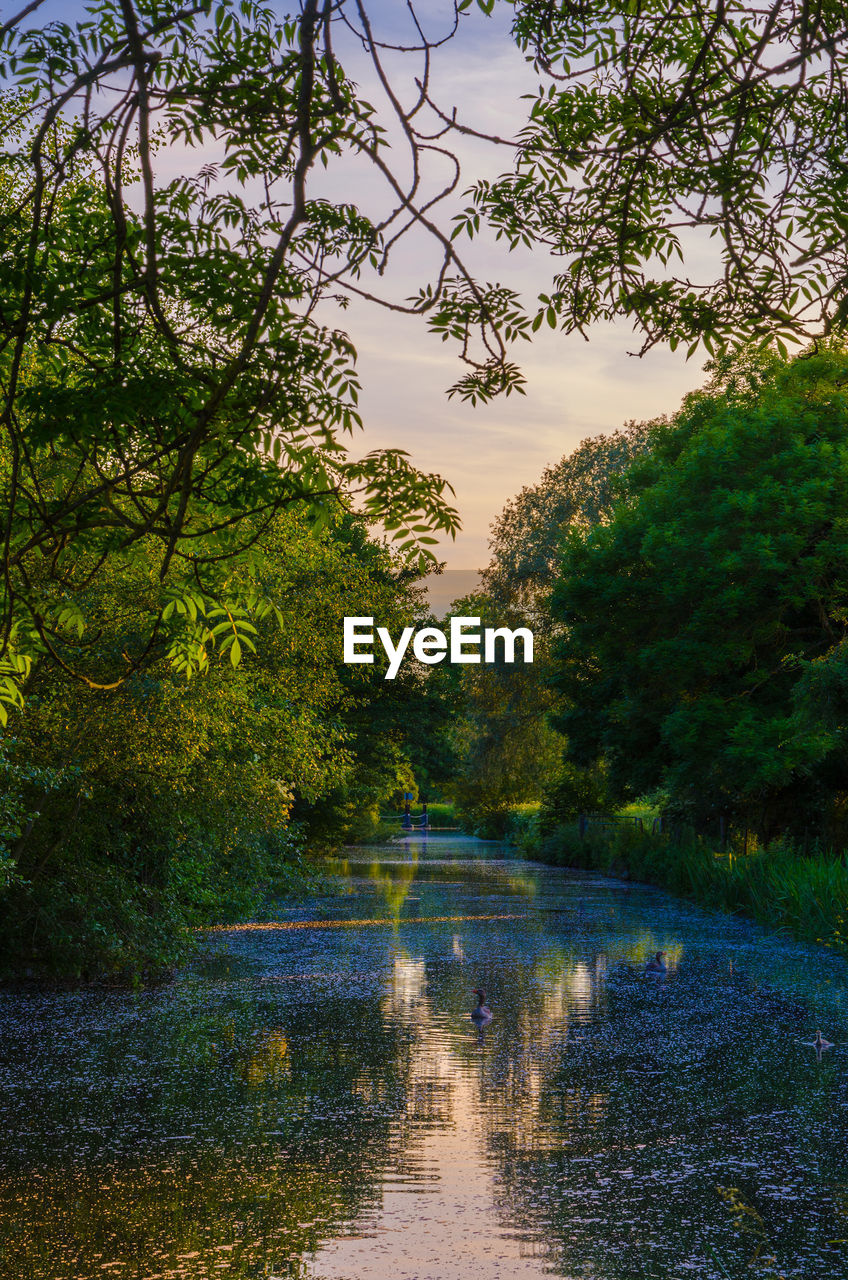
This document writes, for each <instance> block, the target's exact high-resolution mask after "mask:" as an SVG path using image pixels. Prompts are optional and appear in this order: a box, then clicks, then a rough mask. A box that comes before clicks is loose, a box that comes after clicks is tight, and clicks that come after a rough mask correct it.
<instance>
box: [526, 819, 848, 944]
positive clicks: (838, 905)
mask: <svg viewBox="0 0 848 1280" xmlns="http://www.w3.org/2000/svg"><path fill="white" fill-rule="evenodd" d="M514 832H515V834H514V836H513V839H514V840H515V841H516V843H518V844H520V846H521V848H522V850H523V851H524V853H525V855H526V856H527V857H530V858H535V859H537V860H538V861H540V862H544V863H547V864H548V865H550V866H557V867H576V868H583V869H586V870H590V869H591V870H597V871H602V872H605V873H606V874H608V875H614V876H619V877H623V878H625V879H633V880H639V881H644V882H645V883H647V884H653V885H657V886H659V887H660V888H662V889H667V890H668V891H669V892H670V893H673V894H676V895H677V896H678V897H680V898H689V899H691V900H692V901H694V902H697V903H698V904H699V905H700V906H703V907H708V908H711V909H712V910H717V911H726V912H730V913H732V914H734V915H741V916H745V917H747V918H748V919H750V920H755V921H756V922H757V923H758V924H761V925H763V926H765V927H766V928H768V929H774V930H785V931H787V932H788V933H790V934H792V936H793V937H795V938H798V939H799V940H800V941H802V942H817V943H821V944H823V945H824V946H828V947H834V948H837V949H839V950H841V951H848V868H846V866H845V864H844V863H843V862H842V860H841V859H839V858H834V857H832V856H828V855H818V856H815V857H807V856H804V855H802V854H799V853H798V852H796V851H795V850H793V849H791V848H787V847H785V846H783V845H779V844H776V845H771V846H769V847H768V848H766V849H759V850H756V851H754V852H752V853H748V854H740V853H734V852H728V853H719V852H716V851H715V850H713V849H710V848H709V847H708V846H707V845H706V844H704V843H703V841H700V840H698V839H697V838H695V837H693V836H692V837H689V838H688V839H686V838H683V839H680V840H677V841H675V840H672V838H671V837H670V836H668V835H664V834H659V833H652V832H649V831H640V830H638V829H635V828H634V827H633V826H632V825H625V824H621V825H619V826H617V827H616V828H615V829H613V830H604V829H593V828H592V827H590V828H589V829H588V830H587V831H586V832H585V834H584V835H582V836H581V834H580V832H579V829H578V826H577V824H576V823H574V824H572V825H567V826H560V827H557V828H556V829H555V830H554V831H553V832H552V833H550V834H549V835H546V836H541V835H540V834H539V833H538V829H537V828H536V829H534V824H533V823H527V822H521V821H519V822H518V823H516V824H514Z"/></svg>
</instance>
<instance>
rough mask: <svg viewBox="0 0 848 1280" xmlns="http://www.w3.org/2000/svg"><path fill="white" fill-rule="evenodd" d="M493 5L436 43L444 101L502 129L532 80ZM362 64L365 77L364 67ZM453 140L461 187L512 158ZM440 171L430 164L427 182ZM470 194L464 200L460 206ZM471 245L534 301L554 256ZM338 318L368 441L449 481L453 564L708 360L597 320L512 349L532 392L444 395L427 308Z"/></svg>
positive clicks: (486, 275) (359, 183)
mask: <svg viewBox="0 0 848 1280" xmlns="http://www.w3.org/2000/svg"><path fill="white" fill-rule="evenodd" d="M371 8H372V11H373V12H374V13H375V14H376V15H378V16H380V17H383V18H388V19H389V21H388V22H387V24H386V26H384V27H383V28H382V29H383V30H387V29H388V30H391V29H392V27H393V26H394V30H393V31H392V34H397V35H399V36H402V34H403V27H402V24H401V22H400V19H398V20H397V25H394V24H393V23H392V22H391V21H390V19H391V18H392V17H393V16H394V17H396V16H397V13H398V11H399V10H400V11H402V10H403V6H402V5H399V4H397V3H395V4H394V5H393V6H392V5H391V4H388V5H387V4H379V3H378V4H374V5H372V6H371ZM440 10H442V11H443V10H444V6H442V5H441V4H440V0H427V2H426V4H425V5H422V12H424V13H426V14H427V18H428V21H429V23H430V26H429V28H428V35H429V34H431V33H433V32H435V31H438V30H439V29H440V28H439V12H440ZM506 12H507V10H506V7H504V15H505V14H506ZM497 14H498V10H497V8H496V14H495V18H494V19H486V18H485V17H483V16H482V15H480V14H477V13H474V14H471V15H469V16H468V18H467V19H465V20H464V21H463V23H462V24H461V26H460V30H459V33H458V35H457V36H456V37H455V38H454V40H452V41H451V42H450V44H448V45H446V46H444V48H443V49H442V50H440V51H439V52H438V54H437V56H436V58H435V59H434V66H433V94H434V97H436V98H437V100H438V101H439V102H440V103H441V104H442V105H443V107H444V109H445V110H450V108H451V107H454V106H455V107H457V109H458V112H459V116H460V119H464V120H465V121H466V122H467V123H470V124H473V125H474V127H476V128H478V129H480V130H482V131H486V132H492V133H496V134H498V135H500V136H502V137H505V136H512V135H513V134H514V132H515V131H516V129H517V128H519V127H520V125H521V124H522V123H523V121H524V119H525V117H526V110H527V108H526V104H524V103H522V101H521V95H522V93H527V92H529V91H531V90H532V89H533V88H534V87H535V85H536V83H537V81H536V79H535V78H534V76H533V74H532V71H531V69H530V68H528V67H527V66H526V64H525V62H524V59H523V56H522V55H521V54H520V52H519V51H518V50H517V49H516V48H515V46H514V45H513V44H512V43H511V41H510V39H509V34H508V29H507V25H506V21H505V20H504V19H503V18H501V19H500V20H499V19H498V17H497ZM375 26H376V22H375ZM392 69H393V70H396V71H397V74H398V79H397V85H398V87H399V91H400V96H401V97H402V100H403V101H409V100H411V95H412V94H413V93H414V87H413V86H412V84H411V77H412V75H414V74H418V69H417V68H415V71H414V72H413V71H411V69H410V66H409V59H405V60H401V59H398V60H397V61H396V63H395V65H394V67H393V68H392ZM355 73H356V67H355V70H354V74H355ZM362 74H363V77H364V76H365V75H366V74H367V73H366V71H365V68H364V67H363V68H362ZM363 88H364V89H366V90H367V91H366V94H365V96H366V97H368V98H369V100H372V101H373V100H375V98H374V97H372V94H371V88H372V86H371V85H370V84H363ZM404 89H406V92H404ZM454 149H455V150H456V151H457V153H458V154H459V156H460V160H461V162H462V164H463V180H462V181H461V183H460V187H459V190H460V191H462V190H463V189H464V188H465V187H467V186H468V185H469V184H470V183H471V182H472V181H473V180H474V179H475V178H477V177H479V176H489V177H494V176H496V175H497V174H498V173H499V172H502V171H503V170H504V169H506V168H508V167H509V163H510V158H511V155H510V153H509V152H508V151H506V150H504V149H500V148H496V147H492V146H489V145H487V144H483V143H478V142H476V141H474V142H468V141H466V140H460V142H459V143H458V144H456V145H455V147H454ZM398 151H399V153H400V152H401V148H400V147H398ZM444 171H445V170H444V168H442V169H441V170H439V171H438V172H439V173H444ZM436 177H437V174H436V173H434V174H433V189H435V185H436ZM349 181H350V186H349V188H346V190H348V191H349V193H350V196H349V198H352V199H355V200H356V202H357V203H361V204H362V205H363V206H365V207H368V206H369V205H371V204H372V201H373V207H379V196H378V195H377V194H376V193H372V192H371V191H370V190H369V189H368V187H367V185H364V184H367V182H368V178H367V177H366V176H363V174H362V173H361V172H360V173H358V174H356V175H353V174H351V175H350V178H349ZM463 203H464V202H463V201H461V200H458V201H457V202H456V205H455V207H456V208H459V207H461V206H462V204H463ZM451 211H452V210H448V209H446V211H445V213H443V214H442V220H443V223H444V225H449V224H450V212H451ZM427 253H428V247H427V246H424V245H423V244H421V243H420V241H419V242H415V241H410V242H409V243H408V244H407V246H406V248H405V249H403V250H402V251H401V252H400V253H399V254H398V256H397V257H396V259H395V260H394V262H393V264H392V271H391V281H390V290H391V292H392V294H393V296H394V297H395V298H403V297H407V296H409V295H410V294H412V293H413V292H415V291H416V289H417V287H418V286H419V284H420V283H421V281H422V278H423V277H424V276H425V275H426V267H425V269H424V270H423V271H422V262H425V263H426V260H427ZM467 256H468V260H469V262H470V264H471V265H472V267H473V270H474V274H475V277H476V278H478V279H481V280H486V281H494V280H497V281H499V282H501V283H503V284H506V285H508V286H509V287H511V288H513V289H516V290H518V291H519V292H521V293H522V294H524V295H525V296H527V297H528V298H529V299H530V300H531V302H532V299H533V298H534V297H535V295H536V294H537V293H538V292H539V291H544V290H545V288H546V286H547V285H548V283H549V280H550V276H551V273H552V270H555V269H556V263H555V261H554V260H553V259H552V258H551V257H550V256H549V255H548V254H547V253H544V252H541V251H540V252H534V253H531V252H529V251H522V252H516V253H513V254H510V253H508V252H506V251H505V250H504V247H503V245H501V244H498V243H496V242H495V241H494V238H493V237H491V236H490V237H488V238H485V237H484V238H483V239H481V240H480V241H479V242H478V241H475V242H473V243H471V244H470V245H469V248H468V250H467ZM433 261H435V260H433ZM341 322H342V323H343V324H344V325H345V327H346V328H347V329H348V330H349V332H350V333H351V335H352V337H353V339H354V342H355V344H356V346H357V349H358V351H359V371H360V375H361V377H362V382H363V395H362V402H361V407H362V411H363V417H364V421H365V428H366V430H365V436H364V443H365V445H366V446H367V448H368V449H370V448H377V447H389V446H392V447H401V448H405V449H407V450H408V451H409V453H410V454H411V456H412V460H413V462H414V463H415V464H416V465H417V466H419V467H420V468H422V469H423V470H427V471H436V472H438V473H439V474H440V475H443V476H445V477H446V478H447V479H448V480H449V481H450V483H451V484H452V485H453V487H454V490H455V492H456V505H457V506H458V508H459V511H460V515H461V518H462V524H463V529H462V531H461V533H459V534H458V536H457V538H456V540H455V542H451V541H450V540H448V539H445V540H444V541H443V542H442V543H441V545H440V547H439V549H438V554H439V555H440V556H441V557H442V558H443V559H444V561H445V562H446V564H447V566H448V568H449V569H450V570H462V571H468V570H471V569H479V568H482V567H483V566H484V565H485V564H486V562H487V561H488V558H489V556H488V537H489V526H490V525H491V523H492V521H493V520H494V519H495V518H496V516H497V515H498V513H499V512H500V511H501V510H502V508H503V506H504V504H505V503H506V502H508V501H509V500H510V499H511V498H512V497H513V496H514V495H515V494H516V493H518V492H519V490H520V489H521V488H522V487H523V486H525V485H532V484H534V483H536V482H537V481H538V479H539V478H540V476H541V474H542V471H543V470H544V469H545V467H546V466H548V465H550V464H551V463H553V462H556V461H557V460H558V459H559V458H561V457H562V456H563V454H566V453H570V452H571V450H572V449H574V448H575V447H576V446H577V445H578V444H579V443H580V441H581V440H583V439H585V438H586V437H587V436H592V435H598V434H600V433H603V432H607V431H612V430H615V429H616V428H617V427H620V426H621V425H622V424H623V423H624V422H626V421H629V420H631V419H636V420H643V419H647V418H653V417H656V416H657V415H659V414H662V413H672V412H674V411H675V410H676V409H677V407H678V405H679V404H680V401H681V398H682V397H683V395H684V394H685V393H686V392H687V391H691V390H693V389H694V388H695V387H697V386H699V385H701V384H702V382H703V381H704V374H703V372H702V364H703V361H702V360H699V359H698V358H697V357H696V358H694V359H693V360H691V361H690V362H688V363H687V362H686V360H685V357H684V355H683V354H682V353H681V352H680V351H678V352H677V353H672V352H670V351H668V350H667V349H660V350H656V351H654V352H651V353H650V354H649V355H647V356H645V357H644V358H642V359H639V358H636V357H633V356H631V355H629V354H628V353H629V352H630V351H633V350H636V349H638V347H639V346H640V345H641V341H640V339H639V338H638V337H637V336H636V335H634V334H633V332H632V330H631V329H630V327H629V325H620V326H619V325H603V326H600V325H599V326H595V327H594V329H593V330H592V331H591V333H590V341H589V342H586V341H585V340H584V339H583V338H582V337H581V336H579V335H574V336H571V335H568V336H566V335H564V334H562V333H558V332H553V331H551V330H550V329H548V328H547V326H545V327H543V329H542V330H540V331H539V333H538V334H537V335H536V336H535V337H534V340H533V342H532V344H531V343H523V342H522V343H520V344H518V346H517V348H514V349H513V353H512V357H513V358H515V359H516V360H517V362H518V363H519V364H520V365H521V367H522V369H523V372H524V374H525V376H526V379H527V383H526V395H524V396H520V395H512V396H510V397H508V398H502V399H499V400H496V401H495V402H493V403H491V404H488V405H483V406H480V405H478V406H477V407H472V406H470V405H468V404H464V403H462V402H461V401H459V400H458V399H456V398H454V399H448V397H447V390H448V388H449V387H450V386H451V384H452V383H454V382H455V381H456V379H457V378H458V377H459V376H460V375H461V373H462V371H463V369H462V366H461V365H460V363H459V361H458V359H457V356H456V352H455V349H454V348H453V347H452V346H450V345H446V344H443V343H442V342H441V340H440V339H439V338H438V337H435V336H433V335H430V334H428V332H427V330H426V327H425V325H424V322H423V320H422V319H421V318H420V317H412V316H403V315H398V314H397V313H394V312H386V311H381V310H379V309H378V308H376V307H374V306H373V305H369V304H365V303H362V304H360V303H354V304H352V305H351V307H350V308H349V309H348V310H347V311H346V312H345V313H344V318H343V320H342V321H341ZM365 451H366V450H363V452H365Z"/></svg>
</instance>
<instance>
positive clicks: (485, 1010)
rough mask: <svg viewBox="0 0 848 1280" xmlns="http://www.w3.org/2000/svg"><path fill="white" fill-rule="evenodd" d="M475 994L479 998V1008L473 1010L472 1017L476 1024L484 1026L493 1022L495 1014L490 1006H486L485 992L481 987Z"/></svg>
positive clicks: (475, 989)
mask: <svg viewBox="0 0 848 1280" xmlns="http://www.w3.org/2000/svg"><path fill="white" fill-rule="evenodd" d="M474 994H475V996H476V997H477V1008H476V1009H472V1010H471V1017H472V1019H473V1020H474V1021H475V1022H477V1023H479V1024H480V1026H482V1025H483V1023H484V1022H491V1021H492V1017H493V1014H492V1011H491V1009H490V1008H489V1006H488V1005H487V1004H486V993H485V991H481V990H480V988H479V987H475V988H474Z"/></svg>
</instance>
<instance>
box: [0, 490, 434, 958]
mask: <svg viewBox="0 0 848 1280" xmlns="http://www.w3.org/2000/svg"><path fill="white" fill-rule="evenodd" d="M264 545H265V552H266V557H265V566H266V569H265V572H266V574H267V575H268V578H269V580H268V581H265V582H263V584H262V585H263V587H264V589H265V590H267V591H268V592H270V593H271V594H273V596H274V598H275V599H276V601H277V608H278V610H279V612H280V615H281V621H280V620H278V619H276V618H267V619H265V620H264V621H263V622H260V623H259V624H258V626H257V632H256V634H255V636H254V639H255V641H256V652H255V653H246V654H245V656H244V658H243V660H242V661H241V663H240V664H239V665H238V667H233V666H232V665H231V664H229V663H227V664H218V665H215V666H214V667H213V668H212V669H211V670H210V671H209V673H208V674H207V675H206V676H205V677H203V678H198V679H195V680H192V681H190V682H186V680H185V678H184V676H181V675H180V674H178V673H176V672H174V671H173V669H172V667H171V666H170V664H169V663H168V662H167V660H166V659H164V658H161V659H160V660H159V661H158V662H151V663H149V664H148V665H147V666H146V668H145V670H144V671H143V672H137V673H136V674H135V675H133V676H132V678H130V679H129V680H127V681H125V682H123V683H122V684H121V685H120V686H119V687H118V688H117V689H114V690H105V691H104V690H102V689H98V688H91V687H89V686H88V685H87V684H85V683H82V682H80V681H78V680H75V679H73V677H72V676H70V675H69V674H68V673H67V672H66V671H64V670H62V669H61V668H57V667H56V666H55V664H51V663H48V662H45V661H42V662H39V663H37V664H36V665H35V667H34V668H33V671H32V673H31V676H30V687H29V690H28V698H27V706H26V710H25V712H24V713H23V714H21V713H19V712H13V713H12V716H11V718H10V722H9V726H8V730H7V735H6V739H5V742H4V756H3V759H2V762H0V768H2V774H3V776H2V783H3V788H2V789H3V793H4V797H5V799H4V805H5V809H4V814H3V816H4V828H5V829H4V831H3V833H2V835H3V838H4V853H5V857H6V862H5V863H4V864H3V865H4V866H5V868H6V870H7V874H8V875H9V877H10V881H11V882H10V883H9V884H8V885H7V887H6V891H5V893H4V894H3V896H2V898H0V931H2V934H3V939H4V949H3V961H2V966H3V970H4V972H6V973H10V972H17V973H20V972H26V971H30V972H31V973H32V974H33V976H41V975H42V974H45V973H59V974H63V975H66V976H73V975H77V976H99V975H103V974H106V975H115V976H120V977H127V976H129V975H132V974H136V975H137V974H141V973H144V972H155V971H157V970H161V969H162V968H164V967H167V966H168V965H169V964H171V963H173V960H174V959H175V958H176V957H177V956H178V955H179V954H180V952H181V949H182V946H183V942H182V931H183V928H184V926H185V925H186V924H201V923H205V922H207V921H210V920H215V919H218V920H220V919H222V918H223V919H232V918H239V917H243V916H244V915H245V914H249V913H253V912H256V911H257V910H260V909H262V907H263V904H264V903H265V902H266V901H268V900H269V899H272V898H273V896H274V895H275V894H279V893H280V892H285V891H286V890H287V889H288V888H290V887H291V886H292V885H294V886H295V887H296V886H297V885H298V871H299V868H300V871H301V873H302V871H303V868H302V866H301V856H302V852H303V849H304V847H305V846H306V845H307V844H308V846H309V847H310V848H312V849H314V848H316V847H320V846H321V845H322V844H333V843H337V842H339V841H341V840H343V839H344V838H345V837H346V836H350V835H351V834H357V833H362V834H364V833H367V831H368V829H369V824H371V825H373V823H374V820H375V817H376V815H377V814H378V813H379V808H380V806H381V804H383V805H385V804H386V803H387V802H389V801H390V800H391V799H392V798H393V797H394V794H395V793H396V792H397V791H398V790H399V789H401V788H402V787H407V786H410V785H411V783H412V779H413V776H414V767H415V766H414V763H413V761H415V762H418V761H420V760H421V757H422V755H425V754H426V739H425V742H424V743H422V742H421V738H420V731H421V729H422V728H423V729H425V730H426V727H427V724H428V719H429V720H432V719H433V715H434V713H433V709H432V707H431V706H430V704H429V703H428V697H427V693H426V690H425V689H424V688H423V686H422V683H421V678H420V672H417V671H416V669H415V667H414V666H412V665H410V666H409V668H408V669H405V671H404V673H403V675H402V677H400V678H399V679H398V680H396V681H393V682H387V681H384V680H383V679H382V671H381V669H380V668H379V667H375V668H370V667H361V666H360V667H346V666H344V665H343V664H342V662H341V644H340V636H341V630H342V617H343V615H344V613H345V612H346V610H347V609H348V601H349V599H350V598H351V596H353V597H355V598H356V600H357V601H358V602H360V603H361V604H362V606H363V607H367V608H368V609H370V610H371V611H372V612H373V614H374V615H375V616H376V617H377V618H379V620H380V622H381V623H382V624H385V625H387V626H389V627H390V628H391V629H392V630H396V629H398V628H400V627H401V626H402V625H405V624H407V623H409V622H410V621H412V620H413V619H415V618H416V617H419V616H420V615H421V613H422V605H421V598H420V590H419V589H418V588H417V587H416V586H415V580H414V577H413V576H412V575H409V574H407V575H406V576H403V575H402V574H401V576H399V575H398V568H397V565H396V564H395V563H393V560H392V558H391V557H390V555H389V554H388V553H387V552H386V551H385V550H384V549H383V548H382V547H381V546H380V545H379V544H377V543H375V542H373V541H369V539H368V538H367V536H366V535H365V532H364V529H363V527H362V526H361V524H360V523H359V522H358V521H355V520H352V519H351V518H350V517H346V516H343V515H341V514H340V515H339V516H338V517H336V518H335V519H334V520H333V521H332V522H331V524H330V526H329V527H328V528H327V529H326V530H325V531H324V532H323V533H322V534H320V535H316V534H314V533H313V532H312V531H311V530H310V528H309V527H308V522H306V521H304V520H298V519H297V518H295V517H294V516H292V515H287V516H279V517H277V520H276V521H275V523H274V525H273V526H272V528H271V529H270V530H268V531H267V532H266V535H265V544H264ZM152 577H155V568H154V567H150V568H149V569H148V570H147V573H146V575H145V573H144V571H143V569H142V567H141V564H140V561H139V560H138V559H137V558H134V559H133V561H132V567H131V568H130V567H127V568H126V569H125V571H124V572H123V573H121V574H117V575H114V576H111V577H105V576H104V575H101V576H100V577H99V578H98V579H97V584H96V586H93V587H92V588H91V594H92V596H93V597H94V598H93V599H92V600H90V601H89V602H88V603H89V607H90V609H91V611H92V612H93V613H96V614H97V615H98V622H99V631H98V634H97V637H96V640H95V641H89V640H88V638H87V636H86V635H85V634H84V635H83V636H82V637H80V638H79V640H78V643H79V644H80V645H81V646H84V645H88V646H89V648H90V649H93V650H94V651H95V654H94V655H92V654H89V655H88V657H87V661H89V662H98V661H99V662H102V663H103V664H104V665H106V664H108V663H109V662H110V661H112V660H113V655H114V653H116V652H120V650H121V648H122V647H123V646H124V645H126V644H127V643H128V642H129V641H130V639H131V637H132V636H133V634H134V633H135V631H136V629H137V628H138V626H139V622H138V617H139V613H142V615H143V608H144V602H143V599H140V598H141V597H142V596H143V593H144V591H145V590H146V589H147V587H148V585H149V579H150V578H152ZM142 625H143V624H142ZM410 717H411V719H410ZM292 877H293V878H292ZM301 878H302V876H301Z"/></svg>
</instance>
